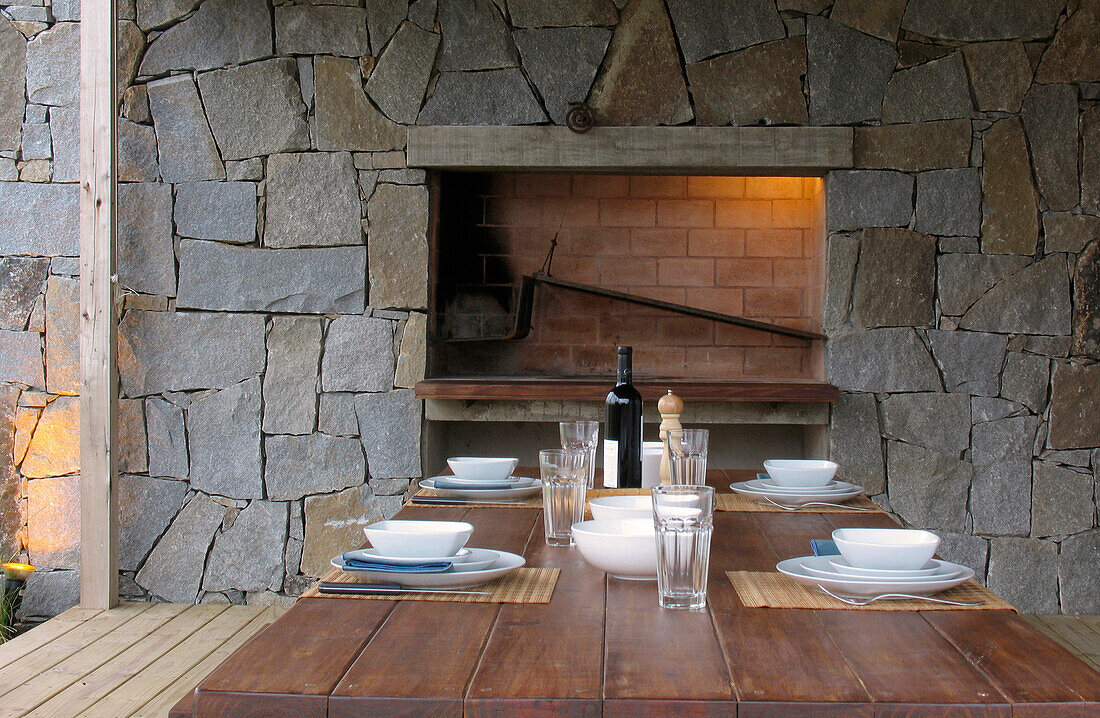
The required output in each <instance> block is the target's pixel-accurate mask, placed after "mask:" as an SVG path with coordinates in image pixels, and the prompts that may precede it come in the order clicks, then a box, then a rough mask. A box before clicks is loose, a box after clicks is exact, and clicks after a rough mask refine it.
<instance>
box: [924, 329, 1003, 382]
mask: <svg viewBox="0 0 1100 718" xmlns="http://www.w3.org/2000/svg"><path fill="white" fill-rule="evenodd" d="M928 343H929V344H930V345H931V346H932V355H933V356H934V357H935V359H936V362H937V363H938V364H939V366H940V372H941V373H942V374H943V383H944V387H945V388H946V389H947V391H949V392H959V393H962V394H972V395H979V396H997V394H998V392H999V390H1000V374H1001V367H1002V365H1003V364H1004V361H1005V347H1006V346H1007V345H1008V337H1006V336H1003V335H999V334H985V333H982V332H964V331H929V332H928Z"/></svg>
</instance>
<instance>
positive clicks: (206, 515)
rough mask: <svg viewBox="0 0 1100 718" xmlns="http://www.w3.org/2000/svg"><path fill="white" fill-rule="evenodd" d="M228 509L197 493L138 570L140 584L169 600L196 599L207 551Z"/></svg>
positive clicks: (137, 577)
mask: <svg viewBox="0 0 1100 718" xmlns="http://www.w3.org/2000/svg"><path fill="white" fill-rule="evenodd" d="M225 513H226V508H225V507H224V506H222V505H221V504H219V503H217V502H215V501H214V500H213V499H211V498H209V497H208V496H205V495H203V494H196V495H194V496H193V497H192V498H191V500H190V501H188V502H187V505H185V506H184V507H183V509H181V510H180V512H179V515H177V516H176V518H175V519H174V520H173V521H172V525H171V526H170V527H169V528H168V530H167V531H166V532H165V534H164V536H162V537H161V539H160V540H159V541H157V545H156V546H155V547H154V548H153V551H152V553H150V554H149V558H148V559H147V560H146V561H145V564H144V565H143V566H142V567H141V570H140V571H138V573H137V576H136V577H135V580H136V581H137V583H138V585H139V586H141V587H142V588H144V589H145V590H147V591H149V593H151V594H153V595H154V596H159V597H160V598H162V599H164V600H165V601H174V602H177V603H194V602H195V600H196V599H197V598H198V597H199V595H198V594H199V586H200V585H201V583H202V574H203V568H204V567H205V565H206V552H207V551H208V550H209V549H210V544H211V542H212V541H213V540H214V532H215V531H216V530H217V528H218V527H219V526H221V523H222V518H223V517H224V516H225Z"/></svg>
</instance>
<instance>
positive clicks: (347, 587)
mask: <svg viewBox="0 0 1100 718" xmlns="http://www.w3.org/2000/svg"><path fill="white" fill-rule="evenodd" d="M317 592H318V593H356V594H363V595H367V596H384V595H386V594H390V593H458V594H465V595H473V596H488V595H489V594H490V593H491V591H467V590H460V589H450V588H441V589H428V588H406V587H404V586H401V585H399V584H396V583H341V582H339V581H321V583H319V584H318V585H317Z"/></svg>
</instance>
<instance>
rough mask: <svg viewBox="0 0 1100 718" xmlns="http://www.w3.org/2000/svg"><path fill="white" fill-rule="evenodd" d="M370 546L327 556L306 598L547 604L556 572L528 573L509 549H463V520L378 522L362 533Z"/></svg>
mask: <svg viewBox="0 0 1100 718" xmlns="http://www.w3.org/2000/svg"><path fill="white" fill-rule="evenodd" d="M363 531H364V533H365V534H366V538H367V540H368V541H369V542H370V546H368V547H366V548H360V549H354V550H351V551H345V552H344V553H342V554H340V555H339V556H335V557H333V559H332V561H331V564H332V567H333V570H332V571H330V572H329V573H328V574H327V575H326V576H325V577H324V578H323V579H321V581H320V583H318V584H316V585H315V586H312V587H311V588H310V589H309V590H307V591H306V592H305V593H304V594H303V596H304V597H307V598H308V597H316V596H324V597H337V598H375V599H391V600H392V599H401V600H406V599H407V600H422V601H452V600H453V601H461V602H472V603H478V602H482V603H548V602H549V601H550V597H551V596H552V595H553V593H554V587H555V585H556V583H557V578H558V573H559V571H558V569H556V568H532V567H526V566H525V564H526V559H524V557H523V556H520V555H518V554H514V553H511V552H509V551H498V550H496V549H490V548H476V547H468V546H466V544H467V542H468V541H469V540H470V538H471V536H473V533H474V526H473V525H472V524H470V523H467V522H465V521H409V520H386V521H378V522H376V523H373V524H371V525H370V526H367V527H365V528H364V529H363Z"/></svg>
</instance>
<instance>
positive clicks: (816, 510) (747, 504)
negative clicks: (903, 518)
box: [714, 493, 882, 514]
mask: <svg viewBox="0 0 1100 718" xmlns="http://www.w3.org/2000/svg"><path fill="white" fill-rule="evenodd" d="M780 503H782V502H780ZM846 504H847V506H851V507H854V508H867V509H874V511H853V510H852V509H851V508H838V507H836V506H807V507H806V508H802V509H799V511H801V512H802V513H806V514H869V513H875V512H877V513H882V509H880V508H879V507H878V506H876V505H875V504H874V502H873V501H871V499H869V498H867V497H866V496H857V497H855V498H854V499H851V500H849V501H847V502H846ZM714 508H715V510H716V511H766V512H769V513H771V512H774V513H784V514H787V513H795V512H794V511H787V510H786V509H781V508H779V507H778V506H773V505H771V504H769V503H768V502H767V501H756V500H754V499H752V498H749V497H748V496H745V495H744V494H732V493H731V494H717V495H716V496H715V497H714Z"/></svg>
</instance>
